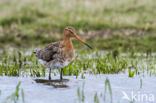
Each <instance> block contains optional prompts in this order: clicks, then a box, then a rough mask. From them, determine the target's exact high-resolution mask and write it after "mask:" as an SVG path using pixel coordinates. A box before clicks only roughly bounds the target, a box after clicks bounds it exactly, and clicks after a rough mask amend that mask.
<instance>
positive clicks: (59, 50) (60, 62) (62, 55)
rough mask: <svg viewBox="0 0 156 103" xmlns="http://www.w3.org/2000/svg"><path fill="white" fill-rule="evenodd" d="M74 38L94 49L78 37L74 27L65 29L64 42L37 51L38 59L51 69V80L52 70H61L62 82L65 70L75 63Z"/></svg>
mask: <svg viewBox="0 0 156 103" xmlns="http://www.w3.org/2000/svg"><path fill="white" fill-rule="evenodd" d="M73 37H75V38H76V39H77V40H79V41H80V42H82V43H83V44H85V45H86V46H88V47H89V48H90V49H92V47H91V46H89V45H88V44H87V43H86V42H84V41H83V40H81V39H80V38H79V37H78V36H77V35H76V33H75V29H74V28H72V27H66V28H65V29H64V33H63V40H62V41H59V42H54V43H50V44H48V45H47V46H46V47H45V48H43V49H41V50H37V49H36V51H35V55H36V57H37V58H38V59H39V60H41V61H42V62H43V64H44V66H45V67H48V68H49V80H51V69H61V72H60V80H62V72H63V68H64V67H65V66H67V65H68V64H69V63H71V62H72V61H73V59H74V48H73V44H72V41H71V38H73Z"/></svg>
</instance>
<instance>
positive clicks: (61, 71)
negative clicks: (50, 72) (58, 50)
mask: <svg viewBox="0 0 156 103" xmlns="http://www.w3.org/2000/svg"><path fill="white" fill-rule="evenodd" d="M62 73H63V68H61V72H60V80H62Z"/></svg>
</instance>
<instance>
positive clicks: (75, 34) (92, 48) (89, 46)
mask: <svg viewBox="0 0 156 103" xmlns="http://www.w3.org/2000/svg"><path fill="white" fill-rule="evenodd" d="M74 36H75V38H76V39H77V40H79V41H80V42H81V43H83V44H85V45H86V46H87V47H89V48H90V49H93V48H92V47H91V46H90V45H88V44H87V43H86V42H84V41H83V40H81V39H80V38H79V37H78V36H77V35H76V34H75V33H74Z"/></svg>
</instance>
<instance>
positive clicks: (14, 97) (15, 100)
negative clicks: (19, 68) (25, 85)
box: [2, 82, 25, 103]
mask: <svg viewBox="0 0 156 103" xmlns="http://www.w3.org/2000/svg"><path fill="white" fill-rule="evenodd" d="M20 85H21V82H19V83H18V84H17V86H16V90H15V92H14V93H12V94H11V95H10V96H8V97H7V98H6V99H5V100H4V101H3V102H2V103H19V100H20V98H21V100H22V102H21V103H25V99H24V91H23V89H21V88H20ZM20 92H21V94H20Z"/></svg>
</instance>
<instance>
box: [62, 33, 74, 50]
mask: <svg viewBox="0 0 156 103" xmlns="http://www.w3.org/2000/svg"><path fill="white" fill-rule="evenodd" d="M62 43H63V47H64V48H65V50H66V51H69V50H73V43H72V40H71V39H70V37H67V36H64V37H63V42H62Z"/></svg>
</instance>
